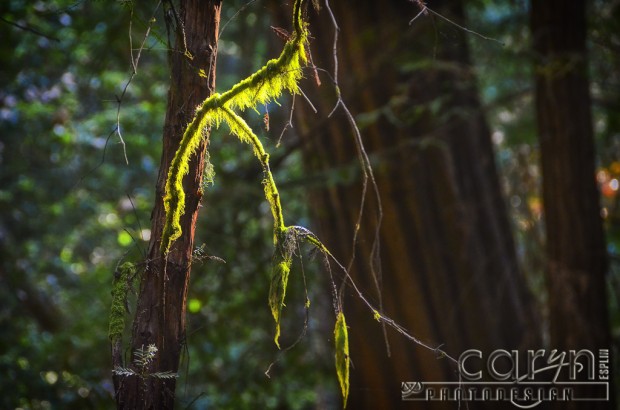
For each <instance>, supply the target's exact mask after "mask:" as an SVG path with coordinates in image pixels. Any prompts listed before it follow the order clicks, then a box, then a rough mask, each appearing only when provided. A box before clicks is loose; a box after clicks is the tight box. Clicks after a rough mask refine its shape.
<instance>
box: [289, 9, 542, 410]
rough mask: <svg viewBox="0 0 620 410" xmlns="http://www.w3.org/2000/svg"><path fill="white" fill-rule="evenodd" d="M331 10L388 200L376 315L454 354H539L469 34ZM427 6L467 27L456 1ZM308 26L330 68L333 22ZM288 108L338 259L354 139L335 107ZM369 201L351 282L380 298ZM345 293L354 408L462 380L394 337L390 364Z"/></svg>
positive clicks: (348, 212)
mask: <svg viewBox="0 0 620 410" xmlns="http://www.w3.org/2000/svg"><path fill="white" fill-rule="evenodd" d="M332 3H334V4H333V5H332V7H333V8H334V12H335V14H336V18H337V20H338V23H339V25H340V29H341V31H340V41H339V53H338V56H339V64H340V88H341V91H342V95H343V98H344V100H345V102H346V103H347V104H348V105H349V107H350V109H351V111H352V112H353V113H354V114H355V115H356V116H357V121H358V124H359V126H360V128H361V130H362V134H363V139H364V141H365V145H366V149H367V151H368V152H369V154H370V157H371V161H372V162H373V167H374V171H375V175H376V177H377V182H378V185H379V190H380V195H381V199H382V204H383V211H384V220H383V225H382V227H381V231H380V236H381V251H382V252H381V261H380V265H381V269H382V272H383V274H382V278H380V282H381V288H382V295H383V310H384V312H385V314H387V315H388V316H389V317H391V318H393V319H394V320H396V321H397V322H398V323H400V324H401V325H402V326H404V327H405V328H406V329H408V330H409V331H410V332H411V333H412V334H413V335H415V336H416V337H418V338H419V339H421V340H422V341H424V342H425V343H428V344H430V345H432V346H436V347H439V346H441V348H442V349H444V350H445V351H447V352H448V353H449V354H450V355H452V356H453V357H455V358H458V356H459V355H460V354H461V353H462V352H463V351H465V350H466V349H470V348H472V349H479V350H481V351H483V352H485V353H489V352H491V351H492V350H494V349H500V348H501V349H507V350H510V349H513V348H514V349H526V348H528V347H529V348H531V347H534V346H537V341H538V340H539V336H538V326H537V324H536V320H535V313H534V312H535V309H534V307H533V305H532V300H531V299H530V297H529V293H528V291H527V287H526V284H525V280H524V277H523V275H522V274H521V273H520V271H519V268H518V264H517V257H516V254H515V247H514V243H513V239H512V234H511V230H510V224H509V220H508V217H507V211H506V208H505V204H504V201H503V198H502V193H501V189H500V183H499V179H498V174H497V170H496V167H495V163H494V152H493V147H492V144H491V139H490V131H489V128H488V126H487V124H486V122H485V119H484V117H483V112H482V109H481V107H480V102H479V100H478V97H477V89H476V81H475V76H474V74H473V72H472V69H471V66H470V64H469V54H468V46H467V42H466V38H465V35H466V33H465V32H463V31H462V30H459V29H457V28H456V27H454V26H451V25H448V24H446V23H445V22H444V21H442V20H439V19H437V18H436V17H434V16H433V15H430V14H429V15H423V16H420V18H419V19H417V20H416V21H415V22H414V23H413V24H412V26H411V27H409V26H408V25H407V23H408V21H409V19H410V18H412V17H413V16H415V15H416V14H417V13H418V12H419V11H420V10H419V9H417V7H416V5H415V4H412V3H411V2H406V1H394V2H354V1H339V2H332ZM431 6H432V7H433V8H434V9H435V10H436V11H438V12H440V13H442V14H443V15H445V16H447V17H448V18H450V19H454V20H455V21H458V22H462V21H463V18H464V14H463V10H462V5H461V2H460V1H450V2H448V1H434V2H433V3H432V5H431ZM321 13H326V12H325V11H321ZM311 15H314V13H312V12H311ZM310 29H311V30H312V32H313V35H314V37H316V39H315V40H314V41H313V43H312V45H311V48H312V50H313V56H314V61H315V63H316V64H317V65H318V66H320V67H323V68H326V69H328V70H330V71H331V67H332V66H333V63H332V59H331V56H332V45H333V43H332V33H333V27H332V26H331V24H330V23H329V18H328V16H326V15H322V16H320V18H314V19H313V20H312V22H311V25H310ZM489 47H493V44H492V43H489ZM308 77H311V75H310V74H309V75H308ZM323 80H324V81H323V83H324V85H322V86H321V87H320V88H318V89H317V87H316V85H314V84H313V82H311V81H312V79H311V78H310V80H308V82H307V83H306V84H305V85H304V89H305V90H306V92H307V94H308V95H309V97H310V99H311V100H312V101H313V102H314V103H315V104H316V105H317V108H318V109H319V111H320V115H319V118H324V117H325V114H327V113H329V112H330V111H331V109H332V107H333V105H334V102H335V96H334V90H333V87H330V84H329V79H328V77H327V76H323ZM296 107H298V109H297V111H296V113H297V115H298V119H299V121H298V123H299V126H297V128H296V129H297V131H298V132H300V134H301V137H302V139H303V142H304V146H305V148H306V149H305V160H306V163H307V166H308V168H309V169H310V170H312V172H319V173H320V175H321V180H322V181H323V183H322V185H321V187H320V188H318V189H317V191H316V193H315V195H313V197H312V198H313V209H314V213H315V217H316V219H315V220H316V221H317V224H318V225H319V229H318V230H317V231H318V232H317V233H319V234H320V237H321V238H322V239H323V240H324V241H325V242H326V243H327V245H328V247H329V248H330V249H332V250H333V251H334V253H335V254H336V255H337V256H338V257H339V258H340V259H341V260H342V261H345V262H346V261H347V260H348V258H349V257H350V255H351V238H352V234H353V227H354V224H355V221H356V218H357V209H358V207H359V204H360V192H361V190H360V178H361V176H360V174H361V171H360V170H359V166H358V165H357V159H356V154H355V152H356V150H355V146H354V140H353V133H352V131H351V128H350V127H349V125H348V124H347V121H346V118H345V117H344V115H343V112H342V110H339V111H336V113H335V114H334V115H333V116H332V118H330V119H327V120H321V121H312V120H309V118H312V116H313V114H312V112H311V111H310V110H308V109H306V107H307V105H306V104H305V103H304V102H303V100H300V99H298V102H297V103H296ZM368 198H369V200H370V202H369V203H367V208H366V210H365V216H364V220H363V221H362V231H361V233H360V240H359V243H358V245H357V249H356V255H357V257H356V262H355V263H354V266H353V269H352V276H353V278H354V280H355V281H356V282H357V283H358V285H359V286H360V287H361V289H362V290H363V292H365V293H366V295H367V296H368V297H369V298H370V299H371V300H374V301H377V300H378V298H379V297H378V294H377V292H376V290H375V285H374V281H373V279H372V276H371V272H370V269H369V266H370V264H371V261H369V259H368V256H369V254H370V251H371V246H372V241H373V236H374V227H375V226H376V217H375V215H376V213H375V211H376V209H377V208H376V206H377V204H376V202H375V201H373V200H372V195H369V196H368ZM346 297H347V299H346V304H345V307H344V309H345V312H346V314H347V322H348V324H349V327H350V341H351V359H352V362H353V369H352V373H351V392H350V396H349V404H348V406H349V407H350V408H352V409H362V408H368V409H379V408H382V409H388V408H400V407H405V408H411V405H412V404H413V403H409V402H403V401H402V400H401V383H402V382H407V381H421V382H427V381H458V376H457V374H456V371H455V369H454V367H452V366H451V365H450V364H449V362H448V361H447V360H445V359H441V358H439V357H438V355H437V354H435V353H434V352H433V351H429V350H427V349H424V348H422V347H420V346H417V345H415V344H413V343H412V342H410V341H409V340H406V339H405V338H403V337H401V336H400V335H398V334H396V333H395V332H393V331H391V330H389V329H388V338H389V344H390V351H391V357H388V355H387V352H386V345H385V342H384V338H383V334H382V330H381V327H380V326H379V325H378V324H377V322H376V321H374V320H373V317H372V314H371V313H369V311H368V310H367V309H366V307H364V306H363V305H362V303H361V302H360V301H359V300H358V299H357V297H356V296H355V295H354V294H353V292H347V296H346ZM480 366H481V367H482V366H483V364H480ZM485 405H486V406H489V405H490V408H501V406H500V407H498V403H497V402H495V403H480V402H478V403H476V406H475V407H476V408H481V406H485ZM454 406H455V403H446V402H443V403H441V402H432V403H430V402H429V403H424V405H423V406H422V407H423V408H454Z"/></svg>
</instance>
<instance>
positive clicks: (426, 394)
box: [401, 349, 610, 409]
mask: <svg viewBox="0 0 620 410" xmlns="http://www.w3.org/2000/svg"><path fill="white" fill-rule="evenodd" d="M521 354H523V353H521ZM525 355H526V356H525V358H524V357H521V358H520V357H519V351H517V350H511V351H507V350H495V351H493V352H491V353H490V354H489V355H488V356H486V357H485V356H484V355H483V354H482V352H481V351H480V350H475V349H470V350H466V351H465V352H463V353H462V354H461V355H460V356H459V359H458V367H459V374H460V376H461V377H460V379H461V380H460V381H458V382H421V381H413V382H403V383H402V385H401V392H402V399H403V400H404V401H454V402H461V401H472V402H473V401H508V402H511V403H512V404H513V405H514V406H515V407H517V408H522V409H531V408H535V407H536V406H538V405H539V404H541V403H542V402H548V401H582V402H588V401H590V402H591V401H607V400H609V377H610V369H609V350H608V349H601V350H598V352H592V351H590V350H586V349H582V350H569V351H567V352H562V351H558V350H551V351H546V350H544V349H539V350H528V351H527V352H526V353H525Z"/></svg>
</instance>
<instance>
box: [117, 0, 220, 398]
mask: <svg viewBox="0 0 620 410" xmlns="http://www.w3.org/2000/svg"><path fill="white" fill-rule="evenodd" d="M220 10H221V0H208V1H201V0H182V1H180V5H179V6H177V8H176V10H173V9H171V10H168V11H167V13H168V14H167V18H169V19H170V21H171V22H172V25H174V27H176V30H175V31H176V33H175V34H176V38H175V45H174V49H173V50H172V51H171V52H170V58H169V60H170V64H171V71H172V72H171V84H170V90H169V92H168V108H167V111H166V120H165V124H164V133H163V152H162V158H161V165H160V170H159V177H158V180H157V187H156V203H155V207H154V209H153V212H152V215H151V219H152V221H151V223H152V227H151V232H152V233H151V239H150V243H149V253H148V259H147V261H146V269H145V272H144V274H143V276H142V280H141V285H140V293H139V296H138V301H137V308H136V316H135V319H134V322H133V332H132V341H131V355H132V359H131V363H127V364H125V366H127V367H131V366H133V364H132V363H133V360H134V358H135V352H136V350H137V349H140V348H146V347H147V346H148V345H150V344H154V345H155V346H156V347H157V349H158V352H157V354H156V356H155V358H154V360H153V362H152V363H151V365H150V366H149V367H148V369H146V370H147V372H148V373H149V374H152V373H155V372H166V371H170V372H177V370H178V367H179V357H180V353H181V350H182V348H183V344H184V343H185V307H186V296H187V289H188V284H189V278H190V269H191V261H192V250H193V241H194V231H195V228H196V218H197V214H198V209H199V207H200V199H201V196H202V192H201V182H202V174H203V170H204V153H205V151H206V147H207V144H208V139H207V138H205V139H204V141H203V142H202V144H201V146H200V148H199V149H198V151H197V153H196V154H195V155H194V156H193V157H192V160H191V162H190V169H189V173H188V175H187V176H186V177H185V179H184V180H183V185H184V189H185V192H186V195H187V196H186V205H185V214H184V215H183V217H182V218H181V226H182V229H183V235H182V236H181V237H180V238H179V239H178V240H177V241H176V242H175V243H174V244H173V245H172V248H171V250H170V253H169V254H168V255H167V257H166V258H165V259H164V258H162V253H161V251H160V241H161V234H162V230H163V225H164V219H165V218H164V217H165V211H164V206H163V195H164V186H165V181H166V177H167V175H168V168H169V167H170V162H171V160H172V158H173V156H174V154H175V152H176V150H177V148H178V146H179V143H180V140H181V137H182V135H183V132H184V130H185V127H186V125H187V124H188V123H189V122H190V121H191V119H192V118H193V116H194V108H195V107H196V106H197V105H198V104H200V103H201V102H202V101H203V100H204V99H205V98H207V97H208V96H209V95H210V94H211V93H212V92H213V90H214V88H215V57H216V54H217V39H218V31H219V22H220ZM200 69H204V70H205V71H206V72H207V73H208V78H205V77H204V76H201V75H199V70H200ZM113 361H114V365H115V366H118V365H120V364H121V363H122V360H121V352H115V353H114V357H113ZM135 370H137V369H135ZM114 385H115V390H116V402H117V406H118V408H119V409H171V408H173V405H174V392H175V387H176V380H175V379H158V378H155V377H146V378H144V380H142V379H141V378H140V377H137V376H115V377H114Z"/></svg>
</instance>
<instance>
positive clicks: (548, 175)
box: [531, 0, 614, 409]
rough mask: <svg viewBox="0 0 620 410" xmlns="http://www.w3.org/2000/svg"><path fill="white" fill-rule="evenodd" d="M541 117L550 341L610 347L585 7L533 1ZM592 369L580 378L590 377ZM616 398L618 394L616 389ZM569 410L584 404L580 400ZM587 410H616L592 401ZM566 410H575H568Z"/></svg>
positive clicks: (569, 346) (581, 346)
mask: <svg viewBox="0 0 620 410" xmlns="http://www.w3.org/2000/svg"><path fill="white" fill-rule="evenodd" d="M531 25H532V34H533V41H534V51H535V53H536V70H535V74H536V112H537V117H538V118H537V120H538V132H539V138H540V150H541V162H542V175H543V199H544V212H545V227H546V238H547V239H546V240H547V247H546V253H547V269H546V270H547V285H548V292H549V321H550V339H551V340H550V342H551V346H552V347H553V348H557V349H559V350H561V351H568V350H570V349H576V350H580V349H589V350H590V351H592V352H594V354H595V355H596V354H598V350H599V349H610V346H611V343H610V328H609V321H608V311H607V297H606V292H605V273H606V271H607V253H606V249H605V239H604V234H603V225H602V218H601V215H600V203H599V193H598V191H597V187H596V181H595V154H594V136H593V128H592V114H591V99H590V91H589V82H588V75H587V70H588V67H587V63H588V59H587V53H586V2H585V1H584V0H576V1H570V2H564V1H560V0H551V1H534V2H532V10H531ZM585 373H586V372H581V373H580V374H579V376H580V377H581V378H582V380H586V378H584V377H585ZM612 393H613V392H612ZM571 405H573V406H574V407H570V408H585V407H578V406H577V403H576V402H573V403H572V404H571ZM586 407H587V408H589V409H594V408H597V409H598V408H600V409H602V408H610V409H611V408H614V405H613V402H612V401H610V402H591V403H587V406H586ZM562 408H569V407H566V406H565V405H563V407H562Z"/></svg>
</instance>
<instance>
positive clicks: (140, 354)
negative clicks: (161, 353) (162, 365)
mask: <svg viewBox="0 0 620 410" xmlns="http://www.w3.org/2000/svg"><path fill="white" fill-rule="evenodd" d="M156 355H157V346H155V345H154V344H150V345H148V346H147V347H146V348H145V347H144V346H142V347H140V348H139V349H136V350H135V352H134V359H133V364H134V366H135V367H136V368H137V370H134V369H131V368H128V367H121V366H118V367H116V368H115V369H114V370H112V373H114V374H115V375H116V376H122V377H130V376H137V377H139V378H140V379H142V381H146V379H148V378H149V377H152V378H155V379H176V378H177V377H179V375H178V374H177V373H174V372H171V371H169V370H167V371H165V372H153V373H149V371H148V367H149V365H150V364H151V362H152V361H153V360H154V359H155V356H156Z"/></svg>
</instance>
